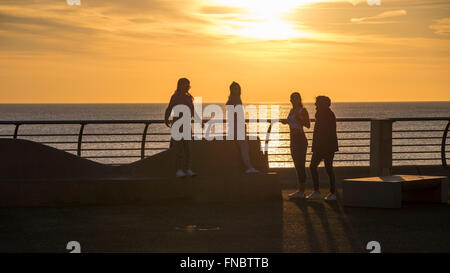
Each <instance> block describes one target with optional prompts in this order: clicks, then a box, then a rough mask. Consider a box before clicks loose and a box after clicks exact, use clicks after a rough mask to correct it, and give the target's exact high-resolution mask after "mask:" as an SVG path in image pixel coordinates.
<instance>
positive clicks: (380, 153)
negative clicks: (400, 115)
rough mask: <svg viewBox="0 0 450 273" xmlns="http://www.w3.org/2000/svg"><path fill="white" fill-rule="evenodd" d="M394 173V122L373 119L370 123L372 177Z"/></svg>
mask: <svg viewBox="0 0 450 273" xmlns="http://www.w3.org/2000/svg"><path fill="white" fill-rule="evenodd" d="M391 172H392V120H390V119H373V120H371V123H370V175H372V176H387V175H391Z"/></svg>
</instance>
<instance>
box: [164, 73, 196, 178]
mask: <svg viewBox="0 0 450 273" xmlns="http://www.w3.org/2000/svg"><path fill="white" fill-rule="evenodd" d="M190 88H191V85H190V81H189V80H188V79H186V78H181V79H179V80H178V84H177V90H175V93H174V94H173V95H172V97H171V98H170V102H169V105H168V106H167V108H166V112H165V115H164V122H165V124H166V125H167V127H169V128H170V127H171V126H172V123H173V122H175V121H176V120H178V119H180V118H182V116H180V117H174V118H173V121H170V120H169V118H170V114H171V113H172V109H173V108H174V107H175V106H176V105H186V106H188V107H189V109H190V110H191V118H192V117H193V116H194V103H193V100H194V98H193V97H192V95H191V94H189V89H190ZM181 130H183V129H182V128H181ZM171 144H172V147H171V148H173V149H174V150H175V158H176V159H175V161H176V162H175V163H176V167H177V172H176V174H175V175H176V177H185V176H195V175H196V173H194V172H193V171H192V170H191V143H190V141H188V140H185V139H181V140H174V139H172V140H171Z"/></svg>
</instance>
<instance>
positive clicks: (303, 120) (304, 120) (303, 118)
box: [295, 108, 311, 128]
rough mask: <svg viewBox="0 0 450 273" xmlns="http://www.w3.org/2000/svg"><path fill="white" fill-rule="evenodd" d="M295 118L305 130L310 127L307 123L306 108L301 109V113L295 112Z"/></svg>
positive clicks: (308, 122)
mask: <svg viewBox="0 0 450 273" xmlns="http://www.w3.org/2000/svg"><path fill="white" fill-rule="evenodd" d="M295 118H296V119H297V120H299V121H300V124H301V125H302V126H305V127H306V128H309V127H311V123H310V121H309V114H308V111H307V110H306V108H303V111H301V112H296V113H295Z"/></svg>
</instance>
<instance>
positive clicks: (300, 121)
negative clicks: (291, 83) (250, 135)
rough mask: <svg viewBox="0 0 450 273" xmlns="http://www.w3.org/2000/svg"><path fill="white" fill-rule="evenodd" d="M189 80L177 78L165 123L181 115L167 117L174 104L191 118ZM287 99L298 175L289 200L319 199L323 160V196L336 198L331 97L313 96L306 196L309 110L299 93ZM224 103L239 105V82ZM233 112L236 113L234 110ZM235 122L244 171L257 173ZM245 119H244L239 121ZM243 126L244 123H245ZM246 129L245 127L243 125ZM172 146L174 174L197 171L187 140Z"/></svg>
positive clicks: (184, 174)
mask: <svg viewBox="0 0 450 273" xmlns="http://www.w3.org/2000/svg"><path fill="white" fill-rule="evenodd" d="M189 89H190V81H189V80H188V79H186V78H181V79H179V80H178V84H177V89H176V91H175V92H174V94H173V95H172V97H171V99H170V102H169V105H168V107H167V109H166V111H165V124H166V125H167V126H168V127H171V123H172V122H175V121H176V120H178V119H179V118H182V116H180V117H174V118H173V120H172V121H170V120H169V118H170V114H171V112H172V109H173V108H174V107H175V106H176V105H186V106H188V107H189V109H190V110H191V117H190V118H192V117H194V115H195V111H194V104H193V100H194V98H193V96H192V95H191V94H190V93H189ZM290 101H291V104H292V109H291V110H290V111H289V115H288V116H287V119H286V120H282V123H283V124H287V125H289V129H290V150H291V156H292V159H293V161H294V166H295V169H296V172H297V177H298V191H296V192H294V193H292V194H289V198H290V199H305V198H306V199H308V200H315V199H321V198H322V195H321V193H320V190H319V175H318V171H317V167H318V165H319V164H320V162H321V161H322V160H323V161H324V163H325V169H326V172H327V174H328V177H329V180H330V193H329V194H328V195H327V196H326V197H325V200H327V201H334V200H336V195H335V194H336V188H335V176H334V171H333V159H334V154H335V152H336V151H338V140H337V132H336V116H335V115H334V113H333V111H332V110H331V108H330V106H331V100H330V98H329V97H326V96H318V97H316V102H315V106H316V114H315V122H314V131H313V141H312V156H311V161H310V166H309V167H310V171H311V177H312V180H313V185H314V191H313V192H312V193H311V194H309V195H306V194H305V183H306V169H305V164H306V154H307V153H306V151H307V148H308V140H307V138H306V135H305V131H304V129H303V128H304V127H306V128H310V126H311V122H310V118H309V114H308V111H307V110H306V108H305V107H304V106H303V103H302V98H301V95H300V93H298V92H294V93H292V94H291V97H290ZM226 105H233V106H237V105H242V100H241V87H240V85H239V84H238V83H236V82H233V83H232V84H231V85H230V95H229V97H228V101H227V102H226ZM235 115H236V113H235ZM237 122H238V119H237V118H234V134H235V138H234V139H235V140H236V141H237V143H238V145H239V148H240V151H241V157H242V160H243V162H244V164H245V165H246V168H247V170H246V173H258V172H259V171H258V170H256V169H255V168H254V167H253V166H252V163H251V161H250V156H249V145H248V140H247V137H245V139H244V140H237V137H236V134H237V127H238V126H237ZM241 122H244V121H241ZM244 126H245V124H244ZM244 128H245V127H244ZM171 148H172V149H174V150H175V157H176V167H177V171H176V176H177V177H185V176H195V175H196V174H195V173H194V172H193V171H192V169H191V148H190V142H189V141H188V140H184V139H181V140H177V141H174V140H172V141H171Z"/></svg>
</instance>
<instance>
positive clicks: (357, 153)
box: [268, 152, 370, 155]
mask: <svg viewBox="0 0 450 273" xmlns="http://www.w3.org/2000/svg"><path fill="white" fill-rule="evenodd" d="M369 154H370V153H368V152H367V153H360V152H356V153H350V152H349V153H346V152H343V153H340V152H337V153H335V155H369ZM268 155H291V154H290V153H289V154H285V153H282V154H279V153H277V154H271V153H268ZM306 155H312V153H306Z"/></svg>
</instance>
